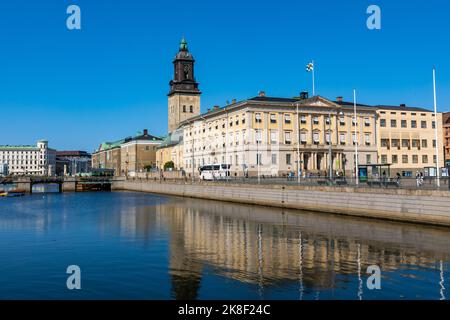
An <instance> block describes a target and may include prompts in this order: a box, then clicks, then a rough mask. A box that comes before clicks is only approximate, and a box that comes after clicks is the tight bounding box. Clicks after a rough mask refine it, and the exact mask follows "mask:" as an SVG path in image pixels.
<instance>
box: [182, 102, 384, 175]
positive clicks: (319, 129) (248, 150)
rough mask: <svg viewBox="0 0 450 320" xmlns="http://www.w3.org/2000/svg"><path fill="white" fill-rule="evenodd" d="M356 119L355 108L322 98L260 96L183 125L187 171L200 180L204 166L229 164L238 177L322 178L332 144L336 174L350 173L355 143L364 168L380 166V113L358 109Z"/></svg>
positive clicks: (190, 120)
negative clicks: (293, 175)
mask: <svg viewBox="0 0 450 320" xmlns="http://www.w3.org/2000/svg"><path fill="white" fill-rule="evenodd" d="M297 107H298V113H297ZM353 115H354V114H353V106H350V105H347V104H342V105H340V104H339V103H337V102H333V101H330V100H327V99H325V98H323V97H320V96H316V97H312V98H307V97H303V99H302V98H298V99H295V98H294V99H289V98H272V97H266V96H265V94H264V93H261V94H260V96H258V97H255V98H252V99H248V100H244V101H240V102H236V103H233V104H231V105H228V106H226V107H223V108H217V107H216V108H214V109H213V110H210V111H209V112H207V113H204V114H202V115H199V116H197V117H194V118H192V119H189V120H186V121H184V122H182V123H181V128H183V130H184V138H183V141H184V168H185V170H186V172H187V174H189V175H191V174H194V175H198V168H199V167H200V166H202V165H205V164H213V163H227V164H230V165H231V172H232V175H233V176H242V175H245V174H248V175H249V176H256V175H258V174H259V175H265V176H279V175H283V174H286V173H288V172H297V171H298V170H299V169H300V170H301V172H305V173H314V174H321V175H322V176H323V175H325V174H328V170H329V142H330V140H331V149H332V160H331V162H332V165H333V172H334V174H335V173H336V172H343V171H344V170H345V171H346V172H347V173H351V172H352V171H353V168H354V150H355V145H354V142H355V143H358V146H359V163H360V164H371V163H376V162H377V147H376V142H377V139H378V138H377V130H376V109H374V108H373V107H369V106H362V105H361V106H360V105H358V108H357V117H356V121H354V117H353ZM330 116H331V117H330ZM355 128H356V136H355ZM299 159H300V165H298V163H299V162H298V160H299Z"/></svg>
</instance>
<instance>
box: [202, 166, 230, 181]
mask: <svg viewBox="0 0 450 320" xmlns="http://www.w3.org/2000/svg"><path fill="white" fill-rule="evenodd" d="M199 171H200V179H201V180H208V181H212V180H225V179H227V177H229V176H230V165H229V164H208V165H205V166H201V167H200V168H199Z"/></svg>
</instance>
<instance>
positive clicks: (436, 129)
mask: <svg viewBox="0 0 450 320" xmlns="http://www.w3.org/2000/svg"><path fill="white" fill-rule="evenodd" d="M433 95H434V122H435V124H434V135H435V139H436V185H437V187H438V188H439V187H440V186H441V181H440V180H439V139H438V118H437V97H436V69H433Z"/></svg>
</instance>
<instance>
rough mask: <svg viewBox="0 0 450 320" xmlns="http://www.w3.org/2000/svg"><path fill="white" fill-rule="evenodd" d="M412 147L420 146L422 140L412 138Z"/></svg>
mask: <svg viewBox="0 0 450 320" xmlns="http://www.w3.org/2000/svg"><path fill="white" fill-rule="evenodd" d="M412 147H413V148H420V140H418V139H413V140H412Z"/></svg>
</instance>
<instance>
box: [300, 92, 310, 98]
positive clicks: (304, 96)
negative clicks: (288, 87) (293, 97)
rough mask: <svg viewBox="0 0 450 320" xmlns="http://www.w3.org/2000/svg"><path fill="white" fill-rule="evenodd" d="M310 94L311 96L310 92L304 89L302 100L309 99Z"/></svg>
mask: <svg viewBox="0 0 450 320" xmlns="http://www.w3.org/2000/svg"><path fill="white" fill-rule="evenodd" d="M308 96H309V94H308V92H307V91H302V92H300V99H301V100H305V99H308Z"/></svg>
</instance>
